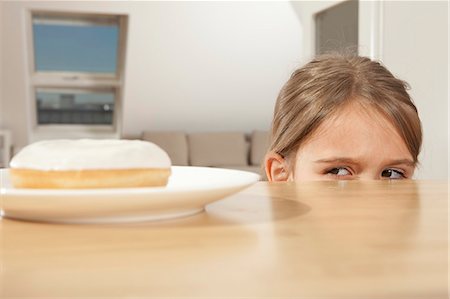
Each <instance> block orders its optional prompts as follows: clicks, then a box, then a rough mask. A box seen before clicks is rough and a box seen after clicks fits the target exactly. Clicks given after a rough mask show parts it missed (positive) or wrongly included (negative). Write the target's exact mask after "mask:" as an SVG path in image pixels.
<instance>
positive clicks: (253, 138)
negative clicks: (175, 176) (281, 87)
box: [142, 131, 269, 179]
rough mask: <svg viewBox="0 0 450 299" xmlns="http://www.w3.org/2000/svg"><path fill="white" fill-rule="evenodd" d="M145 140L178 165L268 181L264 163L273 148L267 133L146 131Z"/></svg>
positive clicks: (143, 135)
mask: <svg viewBox="0 0 450 299" xmlns="http://www.w3.org/2000/svg"><path fill="white" fill-rule="evenodd" d="M142 139H143V140H147V141H150V142H153V143H155V144H157V145H159V146H160V147H161V148H163V149H164V150H165V151H166V152H167V153H168V155H169V156H170V158H171V160H172V164H173V165H176V166H188V165H189V166H207V167H222V168H230V169H239V170H246V171H252V172H255V173H258V174H260V175H261V176H262V179H265V177H266V176H265V173H264V171H263V166H262V163H263V160H264V155H265V153H266V150H267V148H268V146H269V142H268V133H267V132H266V131H253V132H251V133H249V134H246V133H243V132H198V133H186V132H181V131H170V132H168V131H144V132H143V133H142Z"/></svg>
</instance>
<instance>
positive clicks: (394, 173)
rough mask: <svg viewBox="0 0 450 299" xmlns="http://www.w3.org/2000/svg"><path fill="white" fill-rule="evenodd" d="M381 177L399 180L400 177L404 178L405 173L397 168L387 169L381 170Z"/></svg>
mask: <svg viewBox="0 0 450 299" xmlns="http://www.w3.org/2000/svg"><path fill="white" fill-rule="evenodd" d="M381 177H382V178H387V179H390V180H398V179H404V178H406V177H405V174H404V173H403V172H401V171H399V170H395V169H385V170H383V171H382V172H381Z"/></svg>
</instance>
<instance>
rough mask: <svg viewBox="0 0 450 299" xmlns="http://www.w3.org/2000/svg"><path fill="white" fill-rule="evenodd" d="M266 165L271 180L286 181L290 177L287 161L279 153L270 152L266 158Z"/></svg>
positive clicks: (268, 177)
mask: <svg viewBox="0 0 450 299" xmlns="http://www.w3.org/2000/svg"><path fill="white" fill-rule="evenodd" d="M265 166H266V175H267V179H268V180H269V182H285V181H287V180H288V179H289V171H288V170H289V169H288V165H287V161H286V160H285V159H284V158H283V157H282V156H280V155H279V154H277V153H273V152H270V153H268V154H267V155H266V158H265Z"/></svg>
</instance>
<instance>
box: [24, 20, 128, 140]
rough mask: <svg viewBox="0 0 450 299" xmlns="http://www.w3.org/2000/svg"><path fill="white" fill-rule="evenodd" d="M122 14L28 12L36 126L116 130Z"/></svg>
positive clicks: (124, 22) (122, 61)
mask: <svg viewBox="0 0 450 299" xmlns="http://www.w3.org/2000/svg"><path fill="white" fill-rule="evenodd" d="M126 24H127V17H126V16H122V15H96V14H68V13H55V12H32V13H31V38H30V40H31V43H32V47H31V49H32V51H31V52H32V53H31V55H30V57H31V59H30V61H31V65H30V66H31V67H30V70H31V80H30V82H31V85H32V86H31V90H32V92H31V95H32V105H31V107H32V109H33V113H32V115H33V116H34V124H35V129H36V131H42V130H44V131H48V130H50V131H52V130H54V129H56V131H55V132H58V131H59V132H60V128H61V127H63V128H64V129H65V132H66V133H67V132H70V131H77V130H78V131H80V130H81V131H86V129H88V131H89V132H95V131H98V132H110V133H118V132H119V128H120V121H121V118H120V112H121V111H120V107H121V94H122V92H121V91H122V89H123V69H124V57H125V53H124V51H125V31H126Z"/></svg>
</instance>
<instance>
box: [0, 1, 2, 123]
mask: <svg viewBox="0 0 450 299" xmlns="http://www.w3.org/2000/svg"><path fill="white" fill-rule="evenodd" d="M2 20H3V2H0V129H1V128H2V127H3V101H2V98H3V97H2V93H3V88H2V83H3V80H2V75H3V64H2V62H3V59H2V57H3V56H2V49H3V43H2V42H3V36H2V31H3V30H2V27H3V22H2Z"/></svg>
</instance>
